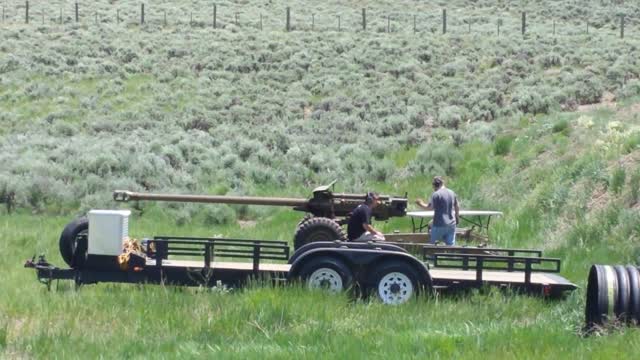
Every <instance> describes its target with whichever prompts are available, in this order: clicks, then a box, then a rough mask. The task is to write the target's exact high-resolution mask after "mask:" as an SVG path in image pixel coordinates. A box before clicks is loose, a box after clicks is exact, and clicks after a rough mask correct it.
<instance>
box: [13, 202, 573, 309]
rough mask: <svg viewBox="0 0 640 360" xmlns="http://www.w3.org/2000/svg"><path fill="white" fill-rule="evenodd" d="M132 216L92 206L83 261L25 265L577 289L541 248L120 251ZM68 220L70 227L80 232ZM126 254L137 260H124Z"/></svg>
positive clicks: (162, 242)
mask: <svg viewBox="0 0 640 360" xmlns="http://www.w3.org/2000/svg"><path fill="white" fill-rule="evenodd" d="M128 216H129V213H128V212H127V211H117V210H113V211H109V210H102V211H91V212H90V213H89V227H88V229H89V231H88V246H87V247H86V248H84V249H86V253H78V252H76V253H75V254H74V256H75V257H81V258H82V259H83V260H82V261H78V259H76V261H74V262H72V263H73V264H75V265H73V266H72V267H71V268H58V267H56V266H53V265H51V264H49V263H48V262H47V261H46V259H45V258H44V256H41V257H40V258H39V259H38V260H37V261H36V259H35V258H34V259H31V260H28V261H27V262H26V263H25V267H27V268H32V269H34V270H35V271H36V274H37V277H38V279H39V280H40V281H41V282H43V283H45V284H47V285H48V286H50V285H51V282H52V281H53V280H64V279H68V280H74V281H75V282H76V284H78V285H81V284H94V283H99V282H120V283H149V284H176V285H186V286H215V285H217V284H219V283H222V284H226V285H230V286H242V285H243V284H245V283H246V282H247V281H249V280H250V279H256V278H264V279H269V280H271V281H282V282H291V281H302V282H304V283H305V284H306V286H308V287H310V288H316V287H319V288H326V289H329V290H330V291H342V290H348V289H351V288H353V287H358V288H361V289H367V291H364V293H374V294H376V295H377V297H378V298H380V300H381V301H383V302H384V303H388V304H399V303H404V302H406V301H408V300H410V299H411V298H413V297H415V296H416V295H417V294H419V293H421V292H425V291H427V292H428V291H431V290H432V289H458V288H469V287H481V286H485V285H491V286H500V287H508V288H512V289H516V290H519V291H523V292H527V293H533V294H540V295H543V296H551V297H558V296H561V295H562V294H563V293H564V292H565V291H571V290H574V289H575V288H576V286H575V285H574V284H572V283H571V282H569V281H568V280H566V279H564V278H562V277H561V276H559V275H557V274H556V273H558V272H559V271H560V260H559V259H551V258H544V257H542V253H541V252H537V253H533V256H530V255H531V254H528V255H527V253H524V254H519V255H518V256H516V255H517V254H514V253H510V252H508V251H507V252H506V254H505V255H486V254H474V253H464V252H461V253H438V252H435V253H433V252H432V251H427V250H425V252H424V255H423V259H422V260H421V259H418V258H417V257H415V256H413V255H411V254H409V253H407V251H406V250H404V249H403V248H400V247H398V246H396V245H392V244H385V243H350V242H342V241H334V242H314V243H311V244H308V245H305V246H303V247H301V248H300V249H298V250H297V251H296V252H295V253H293V255H291V256H290V249H289V245H288V243H287V242H284V241H266V240H243V239H222V238H195V237H174V236H156V237H154V238H153V239H148V240H146V241H145V242H144V246H143V247H142V251H143V252H142V253H140V254H137V253H136V254H135V256H131V257H122V256H121V255H122V249H123V247H124V245H125V242H127V241H129V238H128ZM73 224H76V225H77V224H78V223H77V222H72V223H71V224H70V225H73ZM70 225H68V226H67V227H66V228H65V232H69V233H77V234H80V231H78V229H75V228H71V229H70V228H69V226H70ZM78 226H79V225H78ZM84 230H86V228H85V229H84ZM80 236H84V237H87V235H86V234H83V235H80ZM80 248H82V247H80ZM425 248H426V247H425ZM461 249H464V248H461ZM461 251H462V250H461ZM505 251H506V250H505ZM123 258H126V259H136V261H135V262H132V263H125V264H123V263H122V259H123ZM427 258H428V259H430V261H431V265H433V267H432V268H429V264H430V263H429V262H427V261H425V260H426V259H427ZM139 259H142V261H138V260H139ZM246 260H249V261H246ZM127 261H129V260H127Z"/></svg>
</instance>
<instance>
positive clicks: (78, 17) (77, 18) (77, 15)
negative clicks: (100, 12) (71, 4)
mask: <svg viewBox="0 0 640 360" xmlns="http://www.w3.org/2000/svg"><path fill="white" fill-rule="evenodd" d="M78 12H79V11H78V2H76V22H78V21H79V20H80V16H79V14H78Z"/></svg>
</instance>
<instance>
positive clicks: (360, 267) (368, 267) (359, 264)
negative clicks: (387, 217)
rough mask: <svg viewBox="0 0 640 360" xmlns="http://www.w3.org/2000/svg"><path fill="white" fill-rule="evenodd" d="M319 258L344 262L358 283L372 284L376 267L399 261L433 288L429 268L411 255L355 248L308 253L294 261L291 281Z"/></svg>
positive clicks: (327, 249)
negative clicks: (306, 265)
mask: <svg viewBox="0 0 640 360" xmlns="http://www.w3.org/2000/svg"><path fill="white" fill-rule="evenodd" d="M319 256H327V257H334V258H336V259H339V260H340V261H342V262H344V263H345V264H346V265H347V266H349V267H350V268H351V270H352V271H353V273H354V274H355V275H356V280H357V281H358V282H364V283H368V282H370V275H371V274H372V273H373V270H374V269H375V266H376V265H379V264H382V263H383V262H385V261H388V260H397V261H402V262H405V263H407V264H409V265H410V266H411V267H412V268H414V269H415V270H416V272H417V273H418V275H419V276H420V279H419V280H420V282H421V285H422V286H424V287H427V288H430V287H431V284H432V280H431V275H430V274H429V269H428V268H427V266H426V265H425V264H424V263H423V262H421V261H420V260H418V259H417V258H416V257H414V256H413V255H411V254H408V253H406V252H400V251H392V250H382V249H357V248H356V249H354V248H326V247H324V248H314V249H312V250H309V251H306V252H304V253H303V254H299V256H298V257H297V258H296V259H294V260H293V261H292V264H291V269H290V270H289V274H288V277H289V279H295V278H297V277H299V275H300V270H301V269H302V267H303V266H304V265H305V264H307V263H309V262H310V261H312V259H315V258H316V257H319Z"/></svg>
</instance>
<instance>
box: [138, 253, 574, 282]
mask: <svg viewBox="0 0 640 360" xmlns="http://www.w3.org/2000/svg"><path fill="white" fill-rule="evenodd" d="M155 265H156V261H155V260H153V259H149V260H147V266H155ZM162 266H163V267H166V268H189V269H192V270H197V269H203V268H204V262H203V261H201V260H200V261H196V260H163V261H162ZM210 268H211V269H212V270H236V271H246V272H251V271H254V268H253V263H251V262H211V266H210ZM290 268H291V265H290V264H272V263H260V264H259V265H258V271H259V272H260V273H278V274H286V273H288V272H289V269H290ZM429 273H430V274H431V278H432V280H433V282H434V284H436V285H441V286H443V285H444V286H446V285H447V284H452V285H456V284H463V283H466V284H468V283H472V282H478V281H480V282H483V283H488V284H493V285H496V284H504V285H523V284H525V283H527V276H526V271H498V270H483V271H482V272H481V274H480V279H478V272H477V271H476V269H475V268H470V269H469V270H462V269H442V268H433V267H432V268H430V269H429ZM529 283H530V284H531V285H534V286H546V285H548V286H552V287H558V286H559V287H562V288H571V289H574V288H575V285H574V284H573V283H571V282H570V281H569V280H567V279H565V278H563V277H562V276H560V275H557V274H553V273H548V272H534V271H532V272H531V273H530V280H529Z"/></svg>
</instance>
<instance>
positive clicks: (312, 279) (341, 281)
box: [300, 256, 353, 292]
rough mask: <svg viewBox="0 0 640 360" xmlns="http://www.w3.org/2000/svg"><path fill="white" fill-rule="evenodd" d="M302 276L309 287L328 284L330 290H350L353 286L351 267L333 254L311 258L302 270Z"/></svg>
mask: <svg viewBox="0 0 640 360" xmlns="http://www.w3.org/2000/svg"><path fill="white" fill-rule="evenodd" d="M300 278H301V279H303V280H304V281H305V283H306V285H307V287H309V288H321V287H322V285H327V286H329V291H330V292H340V291H344V290H348V289H350V288H351V287H352V286H353V272H352V271H351V269H350V268H349V267H348V266H347V265H346V264H345V263H344V262H343V261H342V260H340V259H337V258H335V257H331V256H320V257H317V258H315V259H311V260H310V261H309V263H308V264H305V265H304V266H303V267H302V269H301V270H300ZM320 283H321V284H320ZM318 285H320V286H318Z"/></svg>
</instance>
